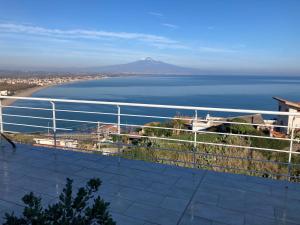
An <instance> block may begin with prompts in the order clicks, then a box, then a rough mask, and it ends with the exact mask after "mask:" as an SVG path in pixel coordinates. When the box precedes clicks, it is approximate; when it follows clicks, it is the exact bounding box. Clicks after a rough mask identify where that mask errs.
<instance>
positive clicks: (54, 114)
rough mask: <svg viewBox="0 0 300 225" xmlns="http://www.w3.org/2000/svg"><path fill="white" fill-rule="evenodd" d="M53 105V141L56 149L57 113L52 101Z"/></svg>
mask: <svg viewBox="0 0 300 225" xmlns="http://www.w3.org/2000/svg"><path fill="white" fill-rule="evenodd" d="M51 105H52V131H53V141H54V143H53V144H54V147H55V148H56V111H55V103H54V102H53V101H51Z"/></svg>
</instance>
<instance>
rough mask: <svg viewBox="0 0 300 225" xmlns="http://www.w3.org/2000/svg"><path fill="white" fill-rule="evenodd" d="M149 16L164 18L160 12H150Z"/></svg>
mask: <svg viewBox="0 0 300 225" xmlns="http://www.w3.org/2000/svg"><path fill="white" fill-rule="evenodd" d="M148 14H149V15H151V16H156V17H163V14H162V13H159V12H148Z"/></svg>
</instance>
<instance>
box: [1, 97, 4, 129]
mask: <svg viewBox="0 0 300 225" xmlns="http://www.w3.org/2000/svg"><path fill="white" fill-rule="evenodd" d="M0 132H1V134H3V133H4V129H3V111H2V98H0Z"/></svg>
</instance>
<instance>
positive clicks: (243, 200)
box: [0, 145, 300, 225]
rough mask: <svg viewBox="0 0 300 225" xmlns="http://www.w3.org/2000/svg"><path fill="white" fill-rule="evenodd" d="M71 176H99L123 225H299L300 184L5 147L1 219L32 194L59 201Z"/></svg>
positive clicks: (0, 169)
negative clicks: (22, 199)
mask: <svg viewBox="0 0 300 225" xmlns="http://www.w3.org/2000/svg"><path fill="white" fill-rule="evenodd" d="M66 177H70V178H73V179H74V185H75V186H77V187H78V186H81V185H84V184H85V182H86V180H87V179H89V178H92V177H99V178H100V179H101V180H102V182H103V185H102V186H101V188H100V190H101V194H102V197H104V199H105V200H106V201H109V202H111V209H110V211H111V213H112V215H113V218H114V219H115V220H116V221H117V224H121V225H122V224H124V225H125V224H128V225H136V224H138V225H143V224H145V225H146V224H147V225H150V224H197V225H198V224H199V225H206V224H209V225H221V224H223V225H226V224H227V225H243V224H244V225H270V224H272V225H279V224H284V225H288V224H300V184H295V183H288V182H283V181H274V180H267V179H263V178H257V177H250V176H243V175H233V174H228V173H217V172H212V171H205V170H193V169H185V168H178V167H173V166H167V165H161V164H154V163H147V162H142V161H133V160H126V159H121V162H120V164H118V159H117V158H116V157H106V156H101V155H96V154H88V153H81V152H72V151H63V150H54V149H47V148H40V147H31V146H26V145H18V147H17V149H16V151H13V150H12V149H11V148H10V147H9V146H6V145H5V146H2V147H1V148H0V214H1V216H2V215H3V214H4V212H9V211H12V210H14V211H16V212H17V213H20V212H21V210H22V202H21V200H20V199H21V197H22V196H23V195H24V194H25V193H28V192H29V191H34V192H35V193H38V194H39V195H40V196H42V199H43V201H44V204H48V203H51V202H54V201H56V200H57V197H58V194H59V193H60V192H61V190H62V187H63V186H64V184H65V178H66ZM1 220H2V219H0V222H2V221H1Z"/></svg>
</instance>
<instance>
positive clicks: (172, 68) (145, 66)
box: [85, 57, 199, 75]
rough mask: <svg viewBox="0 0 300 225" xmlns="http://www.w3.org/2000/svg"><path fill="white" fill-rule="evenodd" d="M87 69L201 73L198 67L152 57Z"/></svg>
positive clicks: (182, 73) (118, 71)
mask: <svg viewBox="0 0 300 225" xmlns="http://www.w3.org/2000/svg"><path fill="white" fill-rule="evenodd" d="M85 71H86V72H104V73H123V74H180V75H189V74H199V70H197V69H192V68H185V67H180V66H176V65H172V64H169V63H165V62H162V61H157V60H154V59H152V58H150V57H147V58H145V59H143V60H138V61H135V62H131V63H126V64H119V65H112V66H103V67H90V68H86V69H85Z"/></svg>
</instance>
